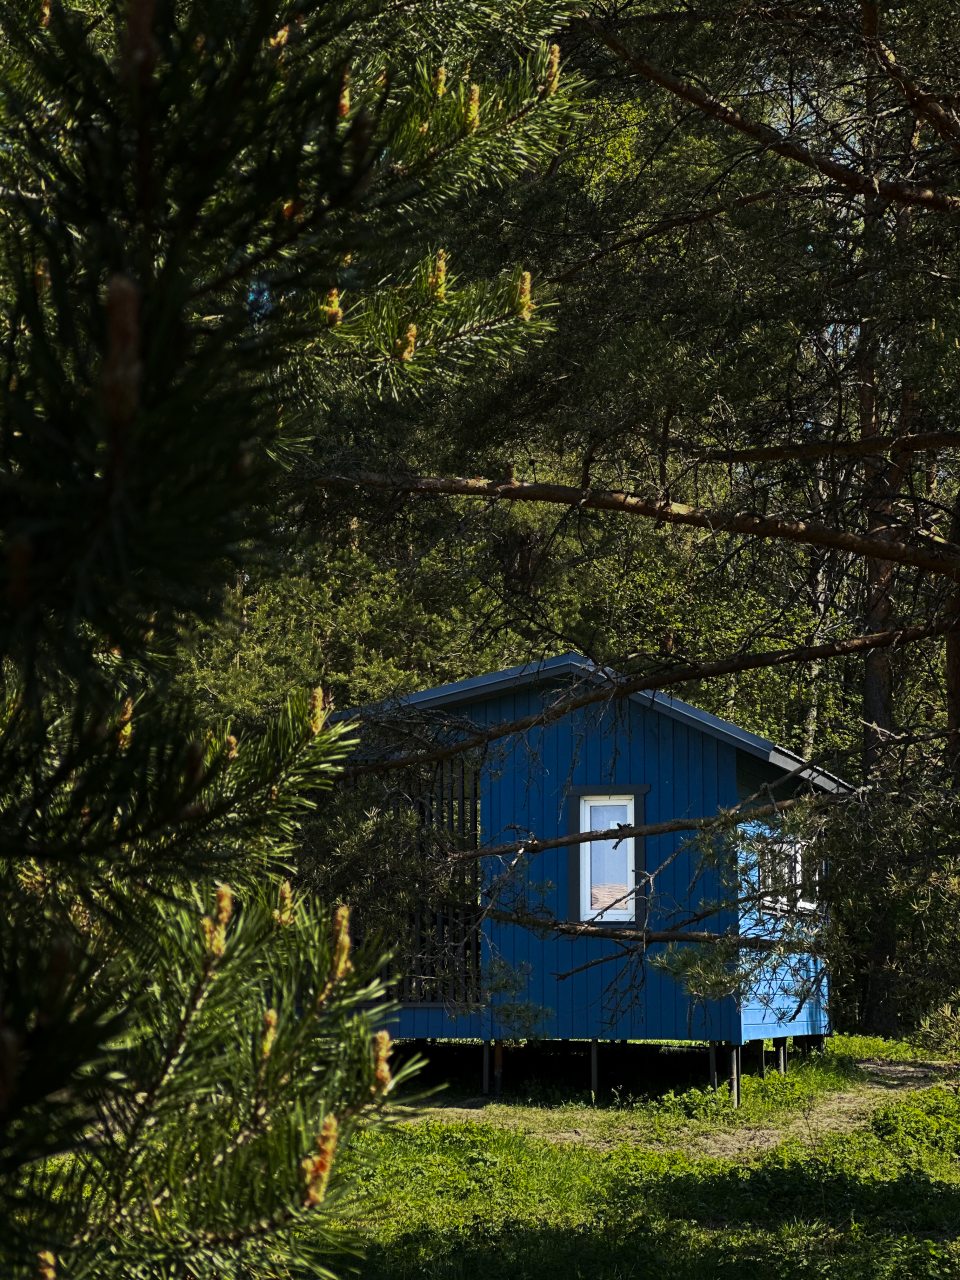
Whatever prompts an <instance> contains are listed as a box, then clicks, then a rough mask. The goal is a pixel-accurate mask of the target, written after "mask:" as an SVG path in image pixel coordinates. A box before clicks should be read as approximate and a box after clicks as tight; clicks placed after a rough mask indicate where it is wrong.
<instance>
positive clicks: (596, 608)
mask: <svg viewBox="0 0 960 1280" xmlns="http://www.w3.org/2000/svg"><path fill="white" fill-rule="evenodd" d="M0 18H2V23H3V34H4V40H5V43H4V45H3V49H2V56H3V72H4V74H3V96H2V119H3V131H4V145H3V150H2V168H3V181H4V195H5V200H6V202H7V204H6V211H5V221H4V230H3V252H4V271H3V282H4V297H3V301H4V316H5V327H4V334H3V344H4V345H3V360H4V370H3V387H4V392H3V395H4V400H3V422H2V425H3V440H2V447H3V455H2V467H3V469H2V480H3V487H4V488H3V494H2V499H3V501H2V505H0V534H2V540H3V566H2V583H0V585H2V591H3V607H2V613H0V639H2V644H3V657H4V666H3V679H4V686H5V687H4V720H3V732H2V736H0V748H2V755H0V774H2V777H3V781H4V787H3V804H2V820H3V829H2V836H3V843H2V846H0V851H2V853H3V881H2V889H3V906H4V912H5V919H6V920H7V923H8V927H7V929H6V930H5V933H4V936H3V1001H4V1004H3V1023H2V1027H0V1031H2V1036H0V1048H2V1061H0V1106H2V1108H3V1111H4V1128H3V1145H2V1149H0V1158H2V1162H3V1169H4V1172H5V1178H4V1187H3V1192H4V1196H5V1214H6V1221H7V1222H8V1223H9V1224H12V1225H13V1226H14V1227H15V1230H12V1231H10V1232H8V1233H7V1240H5V1242H4V1247H5V1248H7V1249H8V1250H10V1251H11V1254H10V1256H11V1259H12V1261H11V1263H10V1267H11V1274H17V1275H19V1274H24V1275H27V1274H34V1273H35V1272H36V1270H37V1267H38V1266H39V1267H40V1269H41V1270H40V1273H41V1274H43V1275H44V1276H45V1280H49V1277H50V1276H53V1275H55V1274H56V1273H57V1267H58V1266H59V1265H60V1264H61V1263H63V1265H64V1266H65V1267H66V1270H65V1272H64V1274H70V1275H83V1274H96V1275H98V1276H106V1275H107V1274H109V1270H108V1269H109V1268H110V1267H113V1268H114V1269H115V1272H116V1274H124V1275H139V1274H143V1275H157V1274H169V1275H181V1274H184V1267H186V1268H187V1270H188V1271H189V1273H190V1274H198V1273H204V1272H206V1271H209V1270H210V1269H211V1268H213V1269H215V1270H216V1273H217V1274H220V1275H228V1274H248V1275H254V1274H258V1275H259V1274H263V1275H267V1274H272V1273H273V1271H274V1270H275V1268H276V1267H277V1266H278V1265H281V1263H282V1265H285V1266H289V1267H295V1266H301V1267H302V1266H312V1267H314V1268H316V1267H319V1266H322V1265H323V1261H322V1260H323V1258H324V1257H325V1256H327V1254H325V1253H324V1250H327V1251H328V1252H330V1253H332V1254H336V1251H337V1248H338V1247H339V1246H338V1244H337V1242H336V1230H335V1216H334V1214H333V1212H332V1206H333V1200H332V1199H331V1201H330V1204H331V1214H330V1217H329V1222H328V1228H327V1229H326V1231H325V1232H324V1231H314V1232H312V1233H310V1235H309V1242H308V1240H307V1237H306V1236H305V1235H304V1234H303V1233H302V1232H301V1231H300V1230H299V1228H300V1227H301V1226H302V1223H303V1218H304V1215H305V1214H311V1215H313V1216H314V1217H316V1216H317V1215H318V1214H320V1215H321V1216H322V1215H325V1214H326V1213H327V1193H328V1189H330V1190H331V1196H332V1192H333V1191H334V1190H335V1189H336V1178H337V1176H338V1171H337V1165H336V1163H335V1161H334V1155H335V1151H336V1144H337V1142H338V1140H339V1138H338V1133H339V1132H340V1129H341V1128H342V1129H343V1131H344V1132H349V1129H350V1128H351V1127H352V1126H353V1125H354V1124H356V1123H362V1122H364V1121H365V1119H366V1118H367V1115H368V1113H369V1111H370V1108H371V1107H372V1106H373V1105H374V1104H375V1103H376V1102H377V1101H378V1100H379V1101H382V1099H383V1096H384V1095H385V1093H386V1092H387V1090H388V1089H389V1087H390V1086H391V1084H392V1080H391V1076H390V1071H389V1067H388V1065H387V1063H386V1058H385V1048H384V1045H383V1042H382V1041H377V1040H376V1038H375V1037H374V1038H373V1039H371V1036H372V1030H373V1025H374V1024H373V1022H372V1021H371V1020H370V1017H369V1016H368V1015H367V1014H366V1013H365V1012H364V1010H366V1009H368V1008H369V1005H370V1003H371V1001H372V1000H379V999H381V998H382V995H383V992H382V987H381V986H380V985H379V980H378V978H377V977H376V974H377V972H378V969H379V961H378V957H376V956H375V955H367V956H365V957H357V958H355V959H352V958H351V957H350V955H349V936H348V931H347V924H346V915H345V913H344V912H342V911H341V912H339V913H338V915H337V917H336V920H335V921H334V922H333V924H332V926H331V924H330V922H329V921H327V920H325V919H324V917H323V911H322V909H319V908H318V907H317V905H316V904H317V903H320V904H322V905H329V906H332V905H333V903H334V902H345V901H349V902H350V903H351V904H352V905H353V906H354V907H355V908H356V909H357V910H358V911H359V912H360V913H361V914H363V915H364V916H365V918H366V919H367V920H368V921H372V922H374V923H376V921H377V918H378V917H377V913H378V911H380V912H381V913H382V912H383V908H384V904H385V903H386V904H387V905H388V906H389V910H390V912H391V913H393V914H395V913H396V911H397V909H398V907H400V906H402V905H403V904H404V902H405V901H406V900H407V899H409V897H410V895H411V893H413V892H414V891H419V890H420V888H422V881H418V880H417V878H416V877H415V876H412V875H411V874H410V871H411V865H410V851H411V850H410V843H409V841H406V842H405V841H404V839H403V838H402V837H403V832H402V831H400V830H398V824H397V823H396V822H395V821H394V819H393V817H392V807H393V806H392V795H393V789H394V784H393V782H392V781H391V777H390V775H391V772H392V770H391V769H390V768H386V769H381V770H379V771H377V770H374V771H371V772H370V773H369V774H368V775H367V776H368V781H367V782H365V784H364V787H363V789H362V790H360V791H356V790H354V791H352V792H344V793H341V795H340V796H339V798H337V799H331V798H325V797H324V796H323V795H322V794H321V793H322V792H323V789H324V788H325V787H328V786H329V784H330V781H331V778H332V776H333V775H334V773H335V772H336V771H337V770H338V769H339V768H341V767H342V765H343V757H344V754H345V752H346V750H347V747H346V745H345V736H344V730H343V729H342V727H338V726H336V725H334V726H331V724H330V721H329V715H328V712H329V708H330V706H331V705H334V706H336V707H338V708H341V709H350V708H356V707H361V706H367V705H370V704H374V703H377V702H382V701H384V700H389V699H392V698H393V697H395V695H397V694H402V693H404V692H409V691H411V690H413V689H417V688H421V687H424V686H426V685H431V684H437V683H440V682H442V681H445V680H451V679H457V678H459V677H462V676H468V675H473V674H477V673H478V672H480V671H484V670H492V669H495V668H499V667H503V666H508V665H514V664H515V663H517V662H518V661H523V660H534V661H535V660H537V659H538V658H540V657H543V656H545V655H548V654H551V653H556V652H562V651H564V650H567V649H576V650H578V651H580V652H582V653H584V654H586V655H588V656H589V657H591V658H593V659H594V660H595V661H597V662H598V663H602V664H609V666H610V667H612V668H614V669H616V670H617V671H618V672H620V673H621V677H622V678H621V679H620V680H619V681H614V682H611V684H610V687H609V688H608V689H607V690H605V693H606V695H607V696H609V697H611V698H616V697H617V696H621V695H622V694H623V693H624V692H625V691H626V690H627V689H628V688H638V687H646V688H661V687H662V688H670V689H674V690H677V691H678V692H680V693H682V694H683V696H685V697H688V698H690V699H691V700H692V701H694V702H696V703H697V704H698V705H701V706H704V707H706V708H707V709H709V710H712V711H715V712H717V713H719V714H721V715H724V716H727V717H729V718H730V719H733V720H735V721H736V722H737V723H738V724H740V725H742V726H743V727H745V728H747V729H752V730H755V731H757V732H760V733H763V734H765V735H767V736H769V737H771V738H773V739H775V740H777V741H779V742H782V743H784V744H785V745H787V746H790V747H792V748H793V749H795V750H796V751H798V752H800V753H802V754H803V755H805V756H807V757H809V758H812V759H815V760H817V761H818V762H820V763H822V764H824V765H826V766H827V767H830V768H832V769H834V770H835V771H836V772H838V773H840V774H842V775H843V776H844V777H846V778H848V779H849V780H850V781H852V782H853V783H855V784H857V786H858V790H857V791H856V793H855V795H854V797H853V799H852V800H851V802H850V803H849V804H846V805H844V806H842V807H837V810H836V811H835V812H834V811H831V813H830V815H829V817H828V819H826V820H825V821H823V822H822V823H821V825H820V827H819V831H820V838H821V840H822V841H823V848H824V852H825V860H826V863H827V865H828V867H829V875H828V876H827V877H826V879H825V881H824V885H823V894H824V900H825V905H826V907H827V908H828V911H829V919H830V933H829V939H828V945H829V949H830V958H831V962H832V967H833V972H834V1018H835V1020H836V1021H837V1023H838V1024H839V1025H845V1026H849V1027H861V1028H864V1029H869V1030H877V1031H882V1032H891V1031H901V1032H903V1031H912V1030H916V1029H917V1028H918V1027H920V1026H921V1025H922V1024H924V1023H926V1024H930V1023H931V1021H936V1022H938V1024H939V1025H940V1028H941V1031H942V1033H943V1034H944V1035H946V1036H949V1035H952V1034H955V1033H954V1031H953V1027H954V1026H955V1022H956V1019H955V1014H954V1009H955V1005H956V1000H957V996H958V992H960V972H958V962H957V954H958V949H957V947H956V929H957V925H956V921H957V907H958V905H960V902H958V899H960V860H958V855H957V834H958V821H957V820H958V813H957V804H956V780H957V772H958V767H960V764H958V759H960V757H958V751H960V738H958V734H960V594H958V587H957V583H958V581H960V546H958V545H957V544H958V543H960V507H958V485H957V475H956V465H955V450H956V447H957V446H958V444H960V427H958V424H957V423H956V421H955V415H956V412H957V410H956V407H955V405H956V399H957V398H956V394H955V388H956V382H957V362H958V360H960V329H958V324H957V314H956V304H955V294H956V289H955V284H956V276H957V263H956V261H955V255H956V250H955V245H954V235H953V228H954V221H955V219H956V218H957V216H958V213H960V195H958V194H956V191H957V173H956V168H957V159H958V155H960V123H958V120H957V116H956V107H957V103H956V101H955V98H954V96H953V95H952V93H951V91H950V86H951V85H952V84H953V83H955V78H956V77H955V73H956V67H957V43H956V42H957V37H956V33H955V30H954V26H955V24H952V23H951V21H950V14H949V13H947V12H945V11H942V10H936V11H931V9H930V6H926V5H921V4H919V3H917V4H913V3H907V4H898V5H892V4H891V5H884V4H880V3H872V2H870V0H863V2H862V3H861V4H859V5H858V6H852V7H851V6H849V5H846V4H840V3H839V2H837V3H827V4H819V5H816V6H810V7H809V8H808V7H805V6H796V5H785V4H776V3H756V4H750V3H748V4H743V3H736V4H734V3H729V2H728V0H708V2H707V3H705V4H702V5H701V4H678V5H676V6H672V7H663V6H660V5H657V4H655V3H648V2H647V0H638V2H637V3H624V4H620V5H610V6H597V7H595V8H589V9H588V8H583V7H582V6H572V5H562V4H546V3H535V2H534V0H529V3H525V4H520V5H516V6H511V7H510V9H509V12H504V11H501V9H500V8H499V7H498V6H496V5H487V4H484V3H476V4H472V5H452V4H450V5H448V4H443V3H441V4H437V5H435V6H432V7H431V9H430V11H429V13H426V11H425V10H419V9H417V10H414V9H411V8H409V7H404V6H399V7H397V8H394V7H391V6H383V7H381V6H377V5H369V6H366V5H348V4H343V5H339V4H334V5H326V6H320V5H310V4H298V5H294V6H280V5H277V4H275V3H266V0H261V2H258V3H251V4H250V5H248V6H246V7H244V8H243V9H242V10H241V11H237V10H236V6H229V5H224V4H221V3H217V2H216V0H205V2H203V3H201V2H200V0H196V2H195V3H189V4H188V3H184V4H177V3H174V2H173V0H157V2H156V3H152V2H151V0H132V3H130V4H129V5H127V4H124V5H113V4H109V3H99V0H87V2H86V3H77V4H69V5H68V4H61V3H58V2H57V0H50V2H49V3H47V2H46V0H44V2H43V3H40V4H38V5H37V6H35V7H32V8H31V7H29V6H27V8H26V9H24V7H23V6H18V5H8V4H3V5H0ZM310 690H313V693H312V694H311V693H310ZM393 731H394V730H392V732H393ZM417 752H418V755H417V760H418V761H419V760H422V761H423V762H425V763H428V762H429V758H430V746H429V744H426V745H425V746H424V745H423V744H421V745H420V746H419V747H418V748H417ZM415 763H416V762H415ZM265 868H268V869H269V870H270V874H269V875H267V874H265ZM281 868H286V870H287V872H288V873H289V874H291V876H292V880H293V886H292V887H291V885H290V884H289V882H287V881H286V880H285V879H284V878H283V874H284V873H283V871H282V870H281ZM227 878H229V880H230V882H231V883H233V884H234V885H235V886H238V887H239V889H240V892H241V898H240V902H241V906H240V908H239V909H238V907H237V904H236V902H235V899H234V895H233V890H232V889H230V888H229V887H228V886H227V884H226V880H227ZM215 880H216V881H218V883H219V887H218V888H216V889H215V887H214V881H215ZM205 912H209V914H204V913H205ZM304 982H306V983H307V987H308V988H309V994H308V995H307V996H305V995H304V987H303V985H302V984H303V983H304ZM267 992H269V993H272V994H273V995H275V996H276V997H277V998H276V999H275V1001H274V1003H273V1004H269V1005H265V1004H264V1001H265V999H266V998H267V997H266V993H267ZM280 993H284V998H283V999H280V998H279V997H280ZM304 999H306V1000H307V1003H308V1005H309V1006H310V1008H311V1009H312V1010H313V1013H314V1015H315V1016H314V1017H312V1018H307V1019H303V1018H299V1017H298V1018H294V1017H293V1016H289V1015H291V1013H292V1011H293V1009H294V1007H295V1006H296V1005H297V1002H298V1001H300V1002H302V1001H303V1000H304ZM224 1026H230V1027H231V1028H234V1032H233V1033H231V1035H230V1036H229V1037H226V1038H224V1036H223V1034H222V1029H223V1027H224ZM225 1081H229V1082H230V1085H229V1088H225V1087H224V1082H225ZM27 1082H29V1087H27ZM184 1114H191V1115H195V1116H200V1117H202V1118H203V1119H202V1122H201V1121H199V1120H198V1122H197V1124H195V1125H183V1124H182V1123H181V1119H182V1116H183V1115H184ZM281 1117H282V1119H281ZM92 1135H93V1136H92ZM224 1135H228V1140H227V1141H226V1144H225V1145H224V1142H223V1137H224ZM65 1153H73V1157H72V1158H70V1159H66V1158H65ZM78 1153H80V1154H78ZM263 1167H268V1168H270V1169H271V1170H272V1171H277V1170H280V1171H283V1176H277V1177H275V1178H274V1177H271V1179H270V1180H262V1179H258V1178H256V1177H255V1176H254V1174H253V1173H252V1171H255V1170H257V1169H262V1168H263ZM331 1167H332V1168H333V1170H334V1174H333V1180H332V1182H331ZM315 1211H316V1212H315ZM324 1221H327V1218H324ZM278 1250H279V1251H280V1252H278ZM38 1259H39V1262H38V1261H37V1260H38ZM64 1260H66V1261H65V1262H64ZM44 1268H46V1270H44ZM163 1268H166V1270H163ZM257 1268H260V1269H259V1270H258V1269H257ZM272 1269H273V1270H272Z"/></svg>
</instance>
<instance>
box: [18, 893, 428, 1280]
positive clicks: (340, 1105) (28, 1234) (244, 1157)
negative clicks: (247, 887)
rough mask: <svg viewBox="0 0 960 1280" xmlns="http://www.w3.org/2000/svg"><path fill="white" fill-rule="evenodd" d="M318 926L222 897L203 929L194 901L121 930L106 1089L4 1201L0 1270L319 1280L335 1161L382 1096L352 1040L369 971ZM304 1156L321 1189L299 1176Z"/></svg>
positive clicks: (329, 1239) (107, 981)
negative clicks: (317, 1159) (29, 1259)
mask: <svg viewBox="0 0 960 1280" xmlns="http://www.w3.org/2000/svg"><path fill="white" fill-rule="evenodd" d="M134 923H135V927H136V934H137V936H135V937H134V936H132V933H133V926H134ZM328 926H329V921H325V920H323V918H322V917H321V916H320V915H319V914H318V912H317V911H316V909H315V908H313V907H311V906H310V905H309V904H308V903H306V902H295V901H293V900H289V901H286V902H283V901H281V902H280V904H279V905H278V904H277V903H276V902H269V901H264V900H263V899H262V898H259V899H258V898H257V897H256V896H254V895H253V894H251V895H249V896H247V897H245V898H244V899H242V900H240V901H238V902H236V903H235V904H234V903H233V902H232V901H230V900H229V899H225V898H224V897H223V891H222V890H221V891H220V892H219V893H218V895H217V901H216V905H215V906H211V915H210V916H209V917H204V916H203V904H202V903H200V902H198V903H197V904H196V905H194V906H192V907H187V906H184V907H171V906H167V905H160V904H156V903H152V904H149V905H144V906H142V907H141V909H140V910H139V911H138V913H137V918H136V920H135V922H134V921H130V920H128V921H127V927H126V937H125V940H124V945H123V946H121V947H117V948H114V949H113V952H112V954H111V955H109V956H108V957H107V958H106V959H105V961H104V964H103V969H102V970H101V972H100V973H99V974H98V975H97V978H96V985H97V988H98V989H100V990H113V991H115V992H119V991H123V990H126V991H127V992H128V1000H129V1007H128V1008H127V1009H126V1010H125V1011H124V1017H123V1021H124V1024H125V1027H126V1030H125V1031H124V1032H123V1033H120V1034H117V1033H116V1032H115V1033H114V1035H113V1037H112V1038H111V1043H110V1046H109V1047H110V1061H111V1068H112V1072H113V1076H114V1079H113V1082H112V1088H111V1089H110V1091H109V1093H107V1094H103V1093H101V1095H100V1097H99V1099H98V1108H97V1114H95V1115H93V1116H91V1117H90V1118H89V1122H88V1129H87V1132H86V1134H85V1135H84V1136H85V1142H84V1146H83V1150H82V1152H81V1153H80V1154H79V1155H78V1156H77V1157H76V1158H74V1159H71V1160H60V1161H48V1162H47V1163H45V1164H43V1165H40V1166H34V1167H33V1169H32V1170H31V1171H30V1172H29V1173H28V1175H27V1177H26V1178H25V1179H24V1181H23V1182H22V1183H21V1185H20V1187H19V1188H17V1189H16V1191H15V1192H14V1194H13V1195H10V1194H9V1193H8V1194H7V1196H6V1203H5V1205H4V1215H5V1220H6V1221H7V1223H8V1224H9V1230H8V1233H7V1235H6V1238H5V1240H4V1249H5V1250H6V1251H7V1257H8V1258H10V1259H13V1260H15V1259H17V1258H18V1257H22V1256H23V1255H24V1254H27V1255H28V1256H29V1248H30V1246H31V1245H33V1246H34V1247H35V1246H36V1244H37V1243H38V1242H42V1243H43V1245H44V1246H45V1248H46V1249H47V1250H49V1251H51V1252H52V1253H54V1254H55V1255H56V1256H57V1258H58V1259H59V1263H60V1266H61V1268H62V1271H63V1274H65V1275H70V1276H77V1277H85V1276H89V1277H93V1276H101V1275H103V1274H104V1269H105V1267H108V1266H109V1267H115V1268H117V1274H123V1275H129V1276H137V1277H140V1276H142V1277H148V1276H149V1277H153V1276H161V1275H162V1276H168V1275H169V1276H176V1275H181V1274H183V1267H184V1265H185V1264H187V1260H189V1268H190V1270H191V1271H193V1273H194V1274H197V1273H198V1272H199V1273H200V1274H203V1273H204V1272H206V1271H207V1270H208V1269H210V1270H215V1271H218V1272H220V1273H221V1274H222V1273H223V1272H224V1271H226V1272H227V1273H230V1272H239V1273H241V1274H243V1275H245V1276H250V1277H255V1276H264V1277H267V1276H274V1275H276V1269H277V1268H278V1267H292V1266H300V1267H307V1268H309V1269H310V1272H311V1274H316V1275H328V1274H329V1271H328V1269H327V1268H328V1265H329V1263H330V1262H331V1261H332V1260H334V1259H336V1257H337V1256H338V1255H339V1254H341V1253H342V1252H343V1250H344V1247H345V1245H348V1244H349V1241H345V1240H344V1238H343V1231H342V1229H341V1228H340V1227H339V1226H338V1223H337V1219H336V1216H335V1215H336V1214H337V1212H338V1206H339V1202H340V1200H341V1199H342V1196H343V1190H344V1188H343V1183H344V1179H343V1177H342V1173H341V1166H340V1163H339V1162H338V1160H337V1148H338V1147H339V1149H340V1150H341V1151H342V1150H343V1147H344V1146H345V1145H346V1144H347V1142H348V1141H349V1139H350V1136H351V1132H352V1130H353V1129H354V1128H355V1126H356V1125H357V1124H358V1123H361V1122H363V1121H364V1119H365V1118H366V1117H367V1115H368V1113H369V1112H370V1110H371V1108H372V1107H374V1106H375V1105H376V1104H378V1103H379V1102H380V1101H381V1100H382V1098H383V1096H384V1094H385V1092H386V1090H387V1088H389V1085H390V1082H389V1079H388V1078H386V1077H381V1078H378V1076H377V1074H376V1069H377V1066H378V1061H377V1057H376V1054H375V1053H374V1052H373V1050H372V1048H371V1039H370V1027H371V1022H375V1021H376V1019H377V1016H378V1013H379V1010H380V1008H382V996H383V988H382V985H381V984H380V982H379V980H378V979H377V978H375V977H372V976H371V975H372V974H373V973H374V972H375V970H376V968H377V967H378V957H376V956H370V955H366V956H358V957H357V958H356V960H355V962H354V963H352V964H348V963H347V951H346V949H345V948H344V945H343V938H344V936H345V932H344V931H345V921H342V922H340V927H339V929H338V930H337V931H335V932H333V933H331V930H330V928H329V927H328ZM218 930H220V933H219V936H218ZM131 968H132V969H133V970H134V971H135V973H136V974H137V975H138V976H137V977H134V978H132V979H131V976H130V970H131ZM115 970H119V971H120V972H115ZM402 1074H405V1073H402ZM402 1074H401V1076H399V1077H398V1079H401V1078H402ZM34 1111H35V1116H33V1117H31V1116H30V1115H22V1116H21V1123H22V1124H23V1125H24V1126H25V1127H27V1126H29V1124H30V1121H31V1119H33V1120H34V1121H38V1120H42V1119H47V1118H48V1116H47V1099H46V1098H41V1099H38V1100H37V1103H36V1104H35V1105H34ZM337 1122H338V1123H337ZM334 1124H337V1127H336V1128H332V1126H333V1125H334ZM321 1147H323V1153H324V1155H325V1158H326V1161H327V1168H326V1173H325V1175H324V1177H323V1178H322V1179H319V1178H318V1176H317V1175H316V1174H313V1173H312V1172H311V1171H310V1170H309V1169H308V1168H307V1167H306V1165H305V1162H306V1161H309V1160H310V1159H311V1158H312V1157H313V1156H314V1155H316V1153H317V1152H318V1151H320V1150H321ZM348 1185H349V1184H348ZM308 1223H309V1224H310V1228H311V1229H310V1231H309V1232H307V1231H305V1230H304V1228H305V1226H306V1225H307V1224H308ZM105 1259H109V1262H107V1261H105ZM7 1265H8V1266H10V1267H11V1268H12V1269H11V1270H9V1271H8V1272H7V1273H8V1274H11V1275H21V1274H23V1275H29V1274H32V1271H31V1269H30V1268H29V1267H27V1266H22V1265H18V1264H17V1262H16V1261H12V1262H11V1263H8V1264H7Z"/></svg>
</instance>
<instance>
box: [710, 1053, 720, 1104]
mask: <svg viewBox="0 0 960 1280" xmlns="http://www.w3.org/2000/svg"><path fill="white" fill-rule="evenodd" d="M719 1084H720V1081H719V1077H718V1076H717V1042H716V1040H711V1041H710V1088H711V1089H712V1090H713V1091H714V1093H716V1091H717V1088H718V1087H719Z"/></svg>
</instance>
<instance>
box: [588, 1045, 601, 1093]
mask: <svg viewBox="0 0 960 1280" xmlns="http://www.w3.org/2000/svg"><path fill="white" fill-rule="evenodd" d="M598 1058H599V1048H598V1045H597V1041H596V1040H591V1041H590V1092H591V1094H592V1095H593V1100H594V1102H596V1100H597V1094H598V1093H599V1092H600V1064H599V1061H598Z"/></svg>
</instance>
